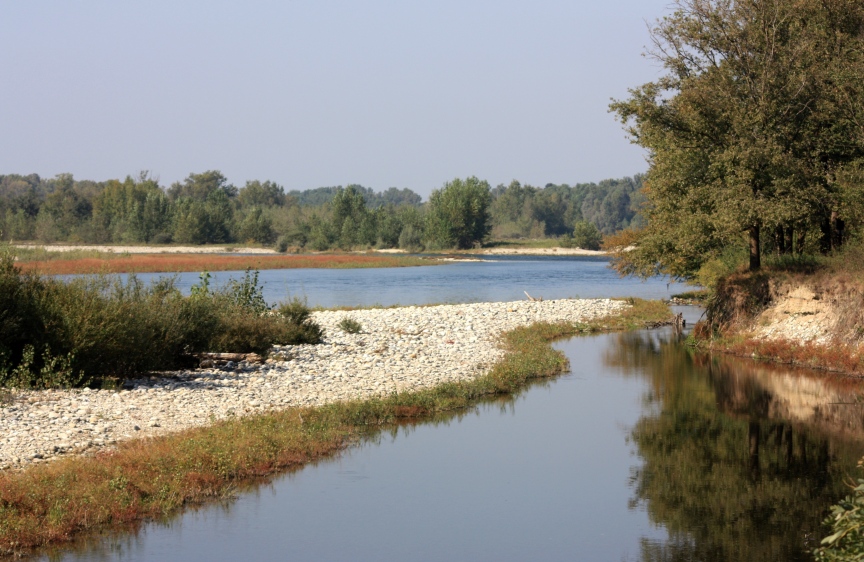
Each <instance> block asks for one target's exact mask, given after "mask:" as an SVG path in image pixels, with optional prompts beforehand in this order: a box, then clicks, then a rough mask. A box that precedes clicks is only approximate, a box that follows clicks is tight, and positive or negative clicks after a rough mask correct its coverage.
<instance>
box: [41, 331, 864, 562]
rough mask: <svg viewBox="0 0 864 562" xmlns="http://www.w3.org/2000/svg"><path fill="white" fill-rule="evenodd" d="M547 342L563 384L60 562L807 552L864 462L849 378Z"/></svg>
mask: <svg viewBox="0 0 864 562" xmlns="http://www.w3.org/2000/svg"><path fill="white" fill-rule="evenodd" d="M559 348H560V349H562V350H563V351H564V352H565V353H566V354H567V355H568V357H569V358H570V361H571V365H572V369H573V373H572V374H571V375H568V376H564V377H561V378H559V379H556V380H554V381H549V382H544V383H542V384H538V385H535V386H533V387H531V388H529V389H528V390H526V391H525V392H524V393H523V394H522V395H521V396H519V397H517V398H515V399H513V398H508V399H500V400H494V401H491V402H489V403H486V404H482V405H479V406H478V407H476V408H474V409H471V410H469V411H467V412H461V413H459V414H457V415H455V416H442V417H440V418H438V419H436V420H432V421H430V422H428V423H424V424H420V425H415V426H409V425H406V426H399V427H391V428H387V429H385V430H383V431H381V432H380V433H378V434H376V435H375V436H373V437H372V438H370V440H369V442H368V443H366V444H364V445H363V446H360V447H357V448H355V449H353V450H351V451H349V452H347V453H346V454H345V455H343V456H341V457H339V458H338V459H336V460H331V461H326V462H321V463H319V464H318V465H315V466H310V467H308V468H306V469H304V470H301V471H298V472H297V473H295V474H291V475H288V476H286V477H283V478H280V479H277V480H276V481H275V482H273V483H272V485H269V486H264V487H259V488H258V489H257V491H255V492H253V493H246V494H241V495H240V496H239V497H238V498H237V500H236V501H233V502H227V503H225V504H222V505H220V506H217V507H215V508H205V509H201V510H199V511H196V512H191V513H187V514H184V515H183V516H182V517H179V518H177V519H175V520H173V521H171V522H169V523H167V524H148V525H145V526H144V527H143V528H142V529H141V530H140V531H139V532H138V533H137V534H136V535H134V536H128V535H127V536H125V537H115V538H114V539H112V540H108V541H103V542H101V543H100V544H98V545H95V546H94V545H93V544H92V543H91V544H90V545H89V546H82V547H81V548H80V549H79V550H78V551H77V552H75V553H69V552H67V553H66V554H60V555H56V556H55V557H53V558H52V559H54V560H60V559H63V560H81V561H84V560H87V561H93V560H100V561H101V560H202V561H203V560H207V561H208V562H209V561H212V560H233V559H240V558H244V557H246V558H252V559H298V560H348V559H350V560H380V559H405V560H441V559H447V560H526V559H538V560H572V559H580V560H610V561H620V560H644V561H678V560H681V561H684V560H688V561H690V560H706V561H727V560H731V561H736V560H740V561H744V560H747V561H759V560H808V559H810V555H809V551H810V549H811V548H812V547H813V546H815V543H816V542H818V537H819V536H821V535H822V534H823V529H822V528H821V527H820V521H821V519H822V518H823V514H824V512H825V510H826V509H827V507H828V506H829V505H831V504H832V503H834V502H835V501H836V500H837V499H838V498H839V497H842V496H843V495H845V492H846V490H845V488H844V484H843V480H844V477H845V476H846V475H847V474H848V473H849V472H851V471H852V470H854V467H855V464H856V462H857V460H858V458H859V457H860V456H861V455H862V453H864V447H862V443H864V441H862V438H861V435H862V428H864V420H862V416H861V413H862V408H860V407H859V406H858V392H859V391H858V388H857V385H855V384H853V383H850V382H849V381H843V380H842V379H838V380H832V379H830V378H825V377H822V376H816V377H813V376H810V375H807V374H804V373H802V372H796V371H789V370H783V369H776V368H771V367H768V366H764V365H758V364H754V363H752V362H749V361H744V360H736V359H730V358H726V357H710V356H707V355H702V354H697V353H693V352H692V351H690V350H688V349H687V348H685V347H684V346H682V345H681V342H680V336H677V335H675V334H673V333H671V332H667V331H654V332H640V333H632V334H611V335H602V336H597V337H592V338H576V339H573V340H570V341H567V342H562V343H561V344H559Z"/></svg>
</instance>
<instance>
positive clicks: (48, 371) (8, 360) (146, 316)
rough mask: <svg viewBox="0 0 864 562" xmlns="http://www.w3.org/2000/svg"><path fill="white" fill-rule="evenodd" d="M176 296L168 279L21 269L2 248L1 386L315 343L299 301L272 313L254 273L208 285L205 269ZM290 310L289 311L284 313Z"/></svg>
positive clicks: (125, 373) (108, 375)
mask: <svg viewBox="0 0 864 562" xmlns="http://www.w3.org/2000/svg"><path fill="white" fill-rule="evenodd" d="M201 279H202V280H201V283H200V284H199V285H196V286H195V287H193V291H192V294H191V295H190V296H188V297H185V296H183V295H182V294H181V293H180V291H179V290H177V288H176V287H175V280H174V279H173V278H168V279H161V280H160V281H158V282H156V283H154V284H151V285H149V286H145V285H144V284H143V283H142V282H141V281H140V280H139V279H137V278H136V277H135V276H130V277H129V280H128V281H126V282H123V281H121V280H120V278H118V277H108V276H100V277H86V278H79V279H76V280H74V281H71V282H69V283H64V282H61V281H59V280H55V279H51V278H41V277H38V276H36V275H32V274H22V273H21V272H20V271H19V270H18V269H17V268H16V267H15V264H14V261H13V258H12V256H11V254H10V253H9V252H8V251H7V252H5V253H4V254H3V255H0V386H20V387H47V386H70V385H79V384H85V383H91V384H98V383H100V382H101V381H103V380H106V379H113V378H124V377H129V376H133V375H137V374H140V373H146V372H151V371H159V370H169V369H177V368H182V367H188V366H190V365H191V364H192V363H193V362H194V360H195V359H194V357H193V355H192V354H194V353H198V352H202V351H228V352H239V353H245V352H257V353H264V352H266V351H267V350H268V349H269V348H270V346H272V345H273V344H275V343H279V344H295V343H318V342H319V341H320V340H321V337H322V331H321V329H320V327H319V326H317V325H316V324H315V323H314V322H312V321H311V319H310V317H309V311H308V308H306V307H305V305H304V304H303V303H299V302H297V301H296V300H295V301H292V302H291V303H286V304H283V305H282V307H280V308H279V309H278V311H277V312H274V311H271V310H270V309H269V307H268V306H267V304H266V303H265V302H264V299H263V295H262V294H261V287H260V286H259V285H258V272H250V271H247V272H246V274H245V276H244V278H243V279H241V280H239V281H234V280H232V281H231V282H229V283H228V284H227V285H226V286H225V287H223V288H220V289H218V290H211V288H210V284H209V274H202V277H201ZM286 311H287V312H286Z"/></svg>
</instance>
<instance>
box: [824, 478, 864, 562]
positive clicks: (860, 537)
mask: <svg viewBox="0 0 864 562" xmlns="http://www.w3.org/2000/svg"><path fill="white" fill-rule="evenodd" d="M858 466H859V468H860V467H861V466H862V463H861V462H859V463H858ZM825 524H826V525H828V526H830V527H831V535H829V536H827V537H825V538H824V539H822V542H821V544H822V546H821V547H819V548H817V549H816V550H815V551H813V554H814V556H815V558H816V560H818V561H820V562H846V561H849V562H851V561H852V560H862V559H864V480H861V479H858V485H857V486H856V487H855V488H853V490H852V495H851V496H846V497H845V498H844V499H842V500H840V501H839V502H837V504H836V505H834V506H832V507H831V515H830V516H828V518H827V519H826V520H825Z"/></svg>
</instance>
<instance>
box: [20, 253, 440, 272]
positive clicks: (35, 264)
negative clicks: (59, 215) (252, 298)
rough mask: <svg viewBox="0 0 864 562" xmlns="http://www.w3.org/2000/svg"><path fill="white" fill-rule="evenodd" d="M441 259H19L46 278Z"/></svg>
mask: <svg viewBox="0 0 864 562" xmlns="http://www.w3.org/2000/svg"><path fill="white" fill-rule="evenodd" d="M439 263H441V262H440V261H439V260H435V259H430V258H418V257H414V256H393V255H367V254H308V255H306V254H301V255H287V256H286V255H277V256H272V255H263V256H262V255H250V256H226V255H213V254H102V255H100V256H98V257H95V256H94V257H78V258H73V259H62V258H58V259H50V260H31V261H24V260H19V261H18V266H19V267H20V268H21V269H22V270H23V271H34V272H38V273H40V274H43V275H73V274H96V273H180V272H184V271H205V270H206V271H242V270H246V269H257V270H262V269H309V268H323V269H354V268H357V269H359V268H372V267H415V266H420V265H437V264H439Z"/></svg>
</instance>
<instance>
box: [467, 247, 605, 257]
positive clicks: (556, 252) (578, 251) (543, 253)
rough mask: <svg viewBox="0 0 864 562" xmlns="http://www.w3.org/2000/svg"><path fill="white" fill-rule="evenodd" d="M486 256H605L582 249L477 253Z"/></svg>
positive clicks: (597, 251) (524, 249)
mask: <svg viewBox="0 0 864 562" xmlns="http://www.w3.org/2000/svg"><path fill="white" fill-rule="evenodd" d="M478 253H480V254H483V255H487V256H606V255H608V252H604V251H603V250H583V249H582V248H489V249H488V250H482V251H480V252H478Z"/></svg>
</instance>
